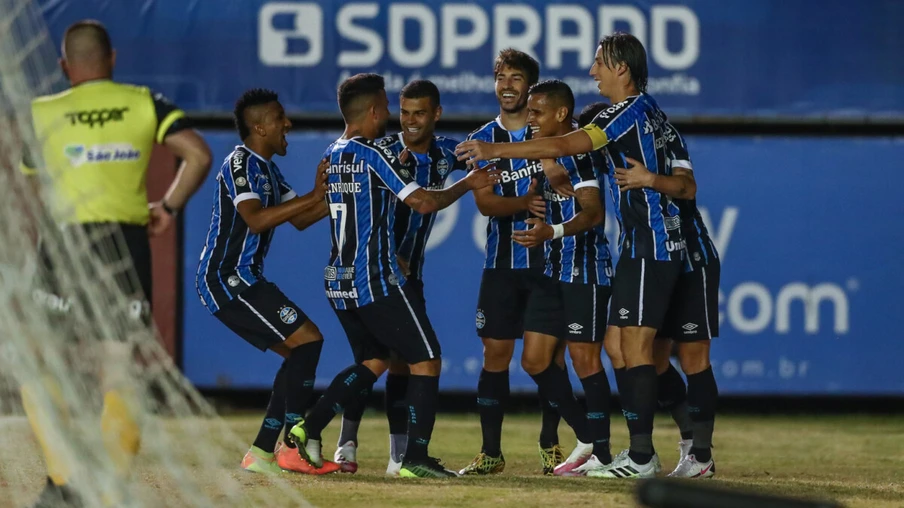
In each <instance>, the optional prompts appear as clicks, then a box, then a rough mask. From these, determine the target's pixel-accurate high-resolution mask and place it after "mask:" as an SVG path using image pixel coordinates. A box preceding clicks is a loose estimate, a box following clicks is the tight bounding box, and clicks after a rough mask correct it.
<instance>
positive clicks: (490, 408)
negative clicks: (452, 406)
mask: <svg viewBox="0 0 904 508" xmlns="http://www.w3.org/2000/svg"><path fill="white" fill-rule="evenodd" d="M508 397H509V371H507V370H505V371H502V372H489V371H487V370H485V369H484V370H481V371H480V379H479V380H478V381H477V409H478V410H479V411H480V430H481V432H482V433H483V446H482V447H481V449H480V450H481V451H482V452H483V453H486V454H487V455H489V456H491V457H498V456H500V455H502V417H503V414H504V412H505V409H504V408H505V404H506V402H508Z"/></svg>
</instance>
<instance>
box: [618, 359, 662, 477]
mask: <svg viewBox="0 0 904 508" xmlns="http://www.w3.org/2000/svg"><path fill="white" fill-rule="evenodd" d="M657 377H658V376H657V375H656V367H655V366H653V365H641V366H639V367H634V368H633V369H628V371H627V372H626V373H625V378H626V380H627V384H628V386H629V389H628V394H629V397H628V398H629V399H630V401H631V402H630V404H629V405H630V408H631V409H630V410H629V411H627V412H626V413H625V417H626V418H628V432H629V433H630V434H631V448H630V450H629V455H630V457H631V460H633V461H634V462H636V463H637V464H646V463H648V462H650V459H652V458H653V453H655V451H654V449H653V416H654V414H655V413H656V391H657V390H656V388H657V384H658V379H657Z"/></svg>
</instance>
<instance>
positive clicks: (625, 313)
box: [618, 307, 631, 319]
mask: <svg viewBox="0 0 904 508" xmlns="http://www.w3.org/2000/svg"><path fill="white" fill-rule="evenodd" d="M630 313H631V311H629V310H628V309H626V308H624V307H622V308H621V309H619V311H618V315H619V316H621V318H622V319H628V314H630Z"/></svg>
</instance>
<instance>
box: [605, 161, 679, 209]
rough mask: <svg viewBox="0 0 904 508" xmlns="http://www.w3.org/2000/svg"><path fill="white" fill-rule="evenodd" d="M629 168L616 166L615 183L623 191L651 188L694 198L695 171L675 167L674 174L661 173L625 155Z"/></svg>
mask: <svg viewBox="0 0 904 508" xmlns="http://www.w3.org/2000/svg"><path fill="white" fill-rule="evenodd" d="M625 159H626V160H627V162H628V165H630V167H629V168H615V183H617V184H618V188H619V189H620V190H622V191H626V190H633V189H643V188H649V189H653V190H655V191H657V192H661V193H663V194H665V195H667V196H671V197H673V198H676V199H694V197H695V196H696V195H697V181H696V180H695V179H694V173H693V171H688V170H687V169H685V168H678V167H676V168H673V170H672V172H673V173H674V174H672V175H660V174H657V173H654V172H652V171H650V170H649V169H647V167H646V166H644V165H643V163H642V162H640V161H637V160H634V159H632V158H630V157H625Z"/></svg>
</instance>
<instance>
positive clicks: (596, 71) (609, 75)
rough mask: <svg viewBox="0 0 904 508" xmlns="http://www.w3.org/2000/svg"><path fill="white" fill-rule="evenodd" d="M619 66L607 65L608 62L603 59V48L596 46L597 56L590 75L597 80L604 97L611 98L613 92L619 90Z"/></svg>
mask: <svg viewBox="0 0 904 508" xmlns="http://www.w3.org/2000/svg"><path fill="white" fill-rule="evenodd" d="M622 65H623V64H622ZM618 67H619V65H618V64H616V65H613V66H612V67H610V66H608V65H606V62H605V60H604V59H603V48H602V47H597V48H596V56H595V57H594V59H593V66H592V67H590V75H591V76H593V80H594V81H596V84H597V88H598V89H599V91H600V95H602V96H603V97H607V98H611V96H612V93H613V92H614V91H615V90H617V88H618Z"/></svg>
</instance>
